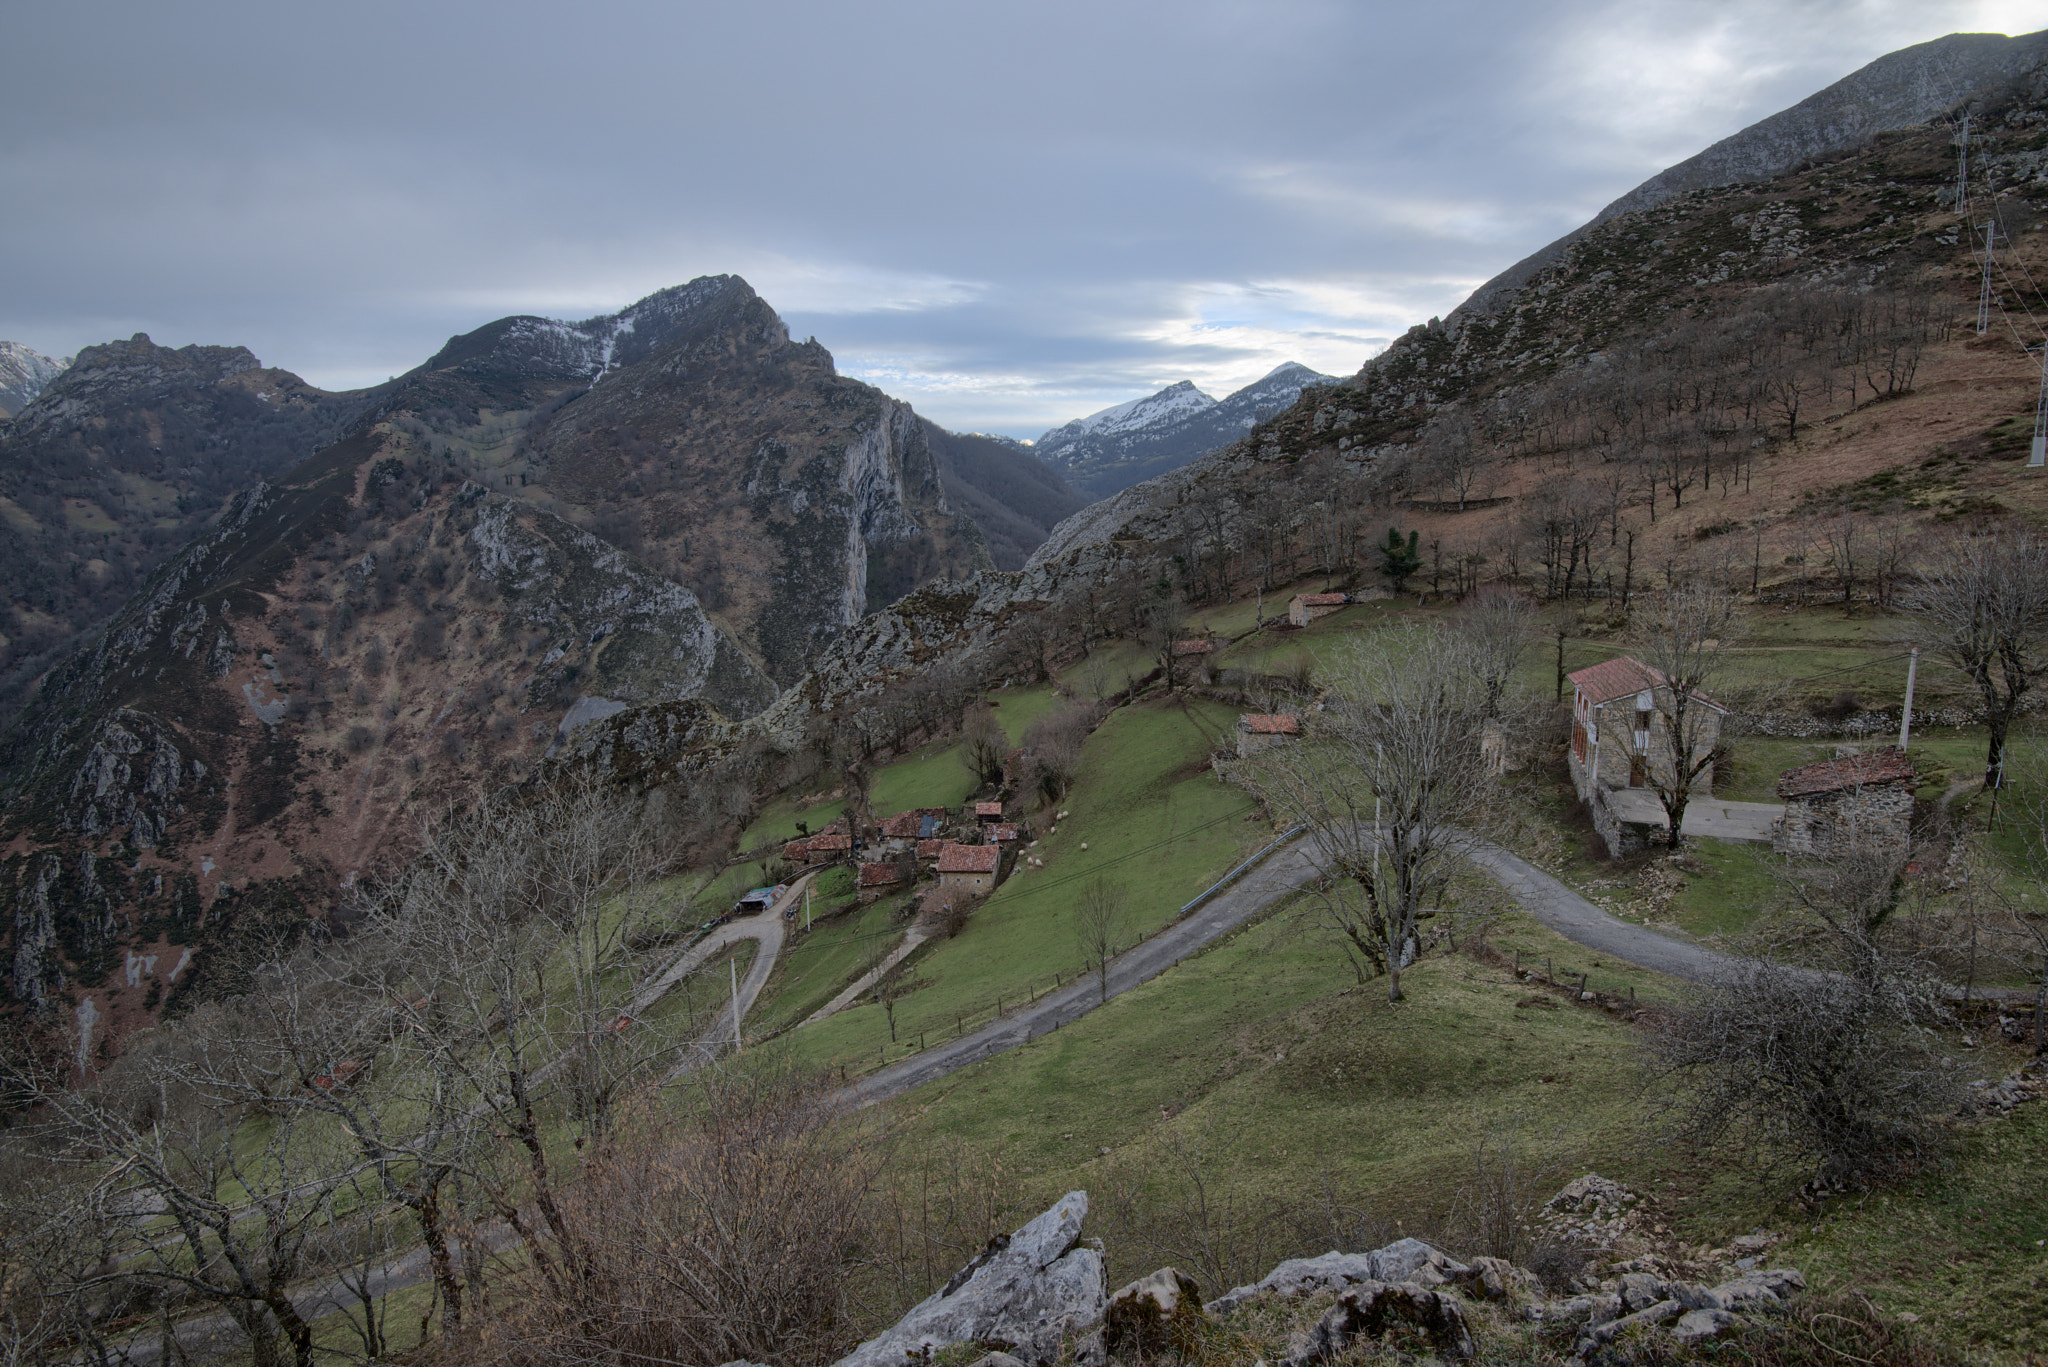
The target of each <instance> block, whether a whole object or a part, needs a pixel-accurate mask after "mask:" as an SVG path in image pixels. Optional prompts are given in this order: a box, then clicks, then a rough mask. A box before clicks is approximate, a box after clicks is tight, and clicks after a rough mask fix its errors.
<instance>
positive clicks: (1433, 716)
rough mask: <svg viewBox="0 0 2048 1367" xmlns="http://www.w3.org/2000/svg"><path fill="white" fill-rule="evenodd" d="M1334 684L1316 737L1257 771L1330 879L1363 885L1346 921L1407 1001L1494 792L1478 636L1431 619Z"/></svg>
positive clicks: (1337, 673) (1364, 650) (1348, 931)
mask: <svg viewBox="0 0 2048 1367" xmlns="http://www.w3.org/2000/svg"><path fill="white" fill-rule="evenodd" d="M1330 684H1331V692H1330V697H1329V698H1328V699H1327V702H1326V705H1325V707H1324V710H1323V711H1322V712H1320V713H1317V714H1314V715H1313V717H1312V718H1311V719H1310V724H1309V725H1308V727H1307V728H1306V734H1305V735H1303V737H1302V738H1301V739H1300V740H1299V741H1296V742H1292V743H1283V744H1280V745H1276V746H1273V747H1271V748H1269V749H1267V750H1266V751H1264V752H1262V753H1261V754H1260V755H1258V756H1257V757H1255V759H1254V761H1253V762H1252V763H1251V764H1250V765H1249V766H1248V777H1249V778H1250V780H1251V782H1252V783H1253V784H1254V785H1255V787H1256V788H1257V789H1258V791H1259V793H1260V795H1261V796H1262V797H1264V798H1265V799H1266V801H1267V802H1268V803H1269V804H1270V805H1271V806H1272V807H1273V808H1274V809H1275V810H1276V811H1277V812H1279V813H1280V814H1281V815H1282V816H1283V818H1284V819H1288V820H1291V821H1294V822H1297V823H1300V824H1302V825H1305V826H1307V827H1308V828H1309V830H1310V832H1311V833H1312V835H1313V837H1314V845H1315V849H1316V851H1317V857H1318V860H1319V861H1320V863H1321V866H1322V870H1323V872H1324V874H1325V876H1326V877H1328V878H1329V879H1330V880H1331V882H1332V883H1335V884H1340V885H1349V886H1350V887H1352V888H1355V889H1356V891H1357V895H1358V896H1359V897H1360V898H1361V903H1360V904H1358V905H1356V906H1354V907H1353V908H1352V911H1351V913H1350V914H1348V915H1346V916H1344V917H1341V918H1340V921H1339V924H1338V925H1337V927H1336V928H1337V929H1338V932H1339V934H1340V935H1342V936H1343V937H1344V939H1345V941H1346V943H1347V945H1348V946H1349V947H1350V949H1351V950H1352V951H1353V952H1355V953H1356V954H1357V955H1358V956H1359V957H1360V960H1361V961H1362V962H1363V963H1365V964H1367V965H1369V966H1370V967H1371V968H1372V969H1373V970H1374V971H1376V972H1384V973H1386V974H1387V996H1388V998H1389V1000H1392V1001H1399V1000H1401V970H1402V969H1403V968H1405V967H1407V965H1408V964H1409V963H1410V962H1412V961H1413V959H1414V958H1415V956H1416V955H1417V954H1418V953H1419V952H1420V948H1421V932H1420V925H1421V920H1422V917H1423V916H1424V914H1425V912H1426V911H1427V910H1429V907H1430V904H1431V903H1432V902H1433V901H1435V900H1436V899H1438V898H1439V897H1440V896H1441V894H1442V892H1443V890H1444V888H1445V887H1446V885H1447V884H1448V883H1449V881H1450V878H1451V876H1452V874H1453V873H1454V872H1455V870H1456V868H1457V866H1458V864H1459V863H1460V861H1461V859H1462V857H1463V854H1464V852H1465V850H1466V848H1467V846H1468V844H1469V841H1470V839H1471V837H1470V836H1469V834H1468V833H1467V832H1466V831H1465V830H1464V829H1463V826H1464V823H1466V822H1468V821H1470V820H1472V819H1473V818H1474V817H1475V816H1476V815H1477V814H1478V813H1479V811H1480V810H1481V808H1482V807H1483V806H1484V805H1485V803H1486V800H1487V797H1488V794H1489V792H1490V791H1491V781H1490V779H1489V778H1488V775H1487V769H1486V762H1485V759H1484V757H1483V755H1482V753H1481V749H1480V729H1481V726H1480V724H1481V721H1482V720H1483V718H1484V715H1485V709H1486V692H1485V687H1484V684H1483V682H1482V681H1481V679H1480V677H1479V675H1478V673H1477V672H1476V671H1475V670H1474V668H1473V665H1472V660H1471V654H1470V648H1469V645H1468V644H1467V642H1466V641H1464V640H1462V639H1461V638H1460V637H1459V636H1457V635H1454V634H1452V633H1449V632H1445V631H1442V630H1439V629H1435V628H1423V627H1401V628H1394V629H1390V630H1387V631H1382V632H1375V633H1373V634H1372V635H1371V636H1370V637H1368V638H1367V639H1366V640H1364V641H1361V642H1359V643H1358V644H1356V645H1354V646H1351V647H1350V648H1349V649H1347V650H1346V651H1344V652H1342V653H1340V654H1339V656H1338V658H1337V661H1336V663H1335V666H1334V668H1333V669H1332V671H1331V673H1330Z"/></svg>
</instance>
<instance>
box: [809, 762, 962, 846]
mask: <svg viewBox="0 0 2048 1367" xmlns="http://www.w3.org/2000/svg"><path fill="white" fill-rule="evenodd" d="M973 791H974V775H972V774H970V773H968V772H967V762H966V760H965V759H964V758H963V755H962V751H961V747H960V746H959V745H958V744H957V743H955V744H950V745H941V746H928V747H926V749H924V750H922V751H919V752H918V753H917V754H915V755H911V756H909V757H907V758H904V759H901V760H898V761H897V762H896V763H894V764H891V765H888V766H887V767H885V768H884V769H882V770H881V772H879V773H877V774H876V775H875V782H874V787H873V788H871V789H870V790H869V792H868V804H869V806H871V807H872V808H873V809H874V811H875V813H876V815H878V816H890V815H893V814H894V813H897V812H901V811H906V810H908V809H909V808H912V807H958V806H959V805H960V804H961V803H963V802H965V801H967V796H968V794H970V793H972V792H973ZM814 829H815V828H814Z"/></svg>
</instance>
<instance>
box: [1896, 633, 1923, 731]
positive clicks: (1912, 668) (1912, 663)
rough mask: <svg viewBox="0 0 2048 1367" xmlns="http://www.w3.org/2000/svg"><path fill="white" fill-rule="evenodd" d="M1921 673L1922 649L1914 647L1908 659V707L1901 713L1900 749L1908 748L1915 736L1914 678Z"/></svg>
mask: <svg viewBox="0 0 2048 1367" xmlns="http://www.w3.org/2000/svg"><path fill="white" fill-rule="evenodd" d="M1919 672H1920V647H1919V646H1914V647H1913V653H1912V654H1911V655H1909V656H1908V657H1907V658H1906V706H1905V709H1904V710H1903V711H1901V712H1900V713H1899V749H1901V750H1904V749H1905V748H1906V739H1907V737H1909V736H1911V735H1912V734H1913V678H1914V676H1915V675H1917V674H1918V673H1919Z"/></svg>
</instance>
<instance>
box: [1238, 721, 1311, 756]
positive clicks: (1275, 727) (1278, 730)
mask: <svg viewBox="0 0 2048 1367" xmlns="http://www.w3.org/2000/svg"><path fill="white" fill-rule="evenodd" d="M1300 734H1301V718H1300V717H1298V716H1296V715H1295V714H1294V713H1292V712H1271V713H1267V712H1246V713H1244V714H1243V715H1241V716H1240V717H1238V719H1237V757H1238V758H1239V759H1247V758H1249V757H1251V756H1252V755H1255V754H1257V753H1258V752H1259V751H1261V750H1263V749H1265V748H1266V747H1267V746H1269V745H1278V744H1279V743H1280V742H1282V741H1285V740H1291V739H1293V738H1294V737H1296V736H1299V735H1300Z"/></svg>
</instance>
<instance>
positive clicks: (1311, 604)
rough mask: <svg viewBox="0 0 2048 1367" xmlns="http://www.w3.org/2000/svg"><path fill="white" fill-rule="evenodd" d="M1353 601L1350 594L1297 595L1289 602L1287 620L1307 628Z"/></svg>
mask: <svg viewBox="0 0 2048 1367" xmlns="http://www.w3.org/2000/svg"><path fill="white" fill-rule="evenodd" d="M1350 601H1351V595H1350V594H1348V593H1297V594H1295V595H1294V597H1292V598H1290V599H1288V600H1287V620H1288V621H1290V622H1292V623H1294V625H1296V626H1298V627H1305V626H1307V625H1308V624H1309V623H1310V622H1313V621H1315V619H1316V618H1318V617H1328V616H1329V615H1330V614H1331V613H1333V612H1335V611H1336V610H1337V609H1338V608H1341V607H1343V606H1344V605H1345V604H1346V603H1348V602H1350Z"/></svg>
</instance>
